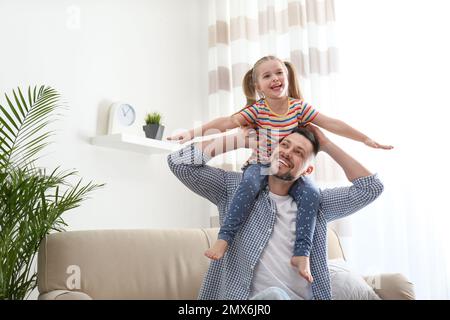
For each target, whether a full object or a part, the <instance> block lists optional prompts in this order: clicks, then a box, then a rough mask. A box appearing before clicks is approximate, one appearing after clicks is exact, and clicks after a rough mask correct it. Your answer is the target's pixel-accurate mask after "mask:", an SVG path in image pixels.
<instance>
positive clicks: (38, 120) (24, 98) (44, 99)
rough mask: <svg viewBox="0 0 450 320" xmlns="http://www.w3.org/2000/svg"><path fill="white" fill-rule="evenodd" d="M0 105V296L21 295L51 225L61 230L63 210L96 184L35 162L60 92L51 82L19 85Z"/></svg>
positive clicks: (31, 282) (32, 281)
mask: <svg viewBox="0 0 450 320" xmlns="http://www.w3.org/2000/svg"><path fill="white" fill-rule="evenodd" d="M12 93H13V97H11V99H10V97H8V95H6V94H5V96H6V101H7V104H5V106H2V105H0V257H1V261H0V299H25V298H26V297H27V296H28V295H29V293H31V291H32V290H33V289H34V288H35V287H36V280H37V279H36V277H37V273H36V271H35V270H34V264H33V260H34V259H35V256H36V253H37V251H38V249H39V245H40V243H41V241H42V240H43V239H44V238H45V236H46V235H47V234H49V233H50V232H51V231H63V230H64V229H63V228H64V226H66V223H65V222H64V220H63V218H62V217H61V215H62V214H63V213H64V212H66V211H68V210H70V209H73V208H76V207H78V206H79V205H80V203H81V202H82V201H83V200H84V199H86V196H87V195H88V194H89V193H91V192H92V191H93V190H94V189H96V188H98V187H100V186H102V185H96V184H93V183H92V182H89V183H87V184H83V183H82V180H81V179H78V178H76V181H77V182H74V183H73V181H72V180H73V178H74V177H76V171H61V170H60V169H59V168H56V169H54V170H46V169H43V168H39V167H38V166H37V164H36V160H37V159H38V158H39V157H38V154H39V153H40V151H41V150H42V149H44V148H45V147H46V146H47V145H49V144H50V141H49V137H50V136H52V135H53V133H54V132H53V131H48V130H45V129H46V127H47V126H48V125H49V124H51V123H53V122H54V121H55V120H56V117H55V115H54V113H53V111H55V110H56V109H57V108H60V106H61V104H60V95H59V94H58V92H56V90H55V89H53V88H50V87H44V86H42V87H40V88H37V87H34V89H31V88H30V87H29V88H28V94H26V95H23V94H22V91H21V90H20V88H18V90H17V91H15V90H13V92H12Z"/></svg>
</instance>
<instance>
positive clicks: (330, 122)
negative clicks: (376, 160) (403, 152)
mask: <svg viewBox="0 0 450 320" xmlns="http://www.w3.org/2000/svg"><path fill="white" fill-rule="evenodd" d="M312 123H313V124H315V125H317V126H319V127H321V128H323V129H325V130H328V131H330V132H332V133H334V134H337V135H340V136H342V137H346V138H349V139H352V140H355V141H359V142H362V143H364V144H365V145H367V146H369V147H372V148H376V149H385V150H390V149H392V148H394V147H393V146H390V145H383V144H380V143H378V142H376V141H374V140H372V139H370V138H369V137H368V136H366V135H365V134H364V133H362V132H360V131H358V130H356V129H355V128H352V127H351V126H349V125H348V124H346V123H345V122H344V121H341V120H338V119H335V118H331V117H328V116H326V115H324V114H322V113H318V114H317V116H316V117H315V118H314V119H313V120H312Z"/></svg>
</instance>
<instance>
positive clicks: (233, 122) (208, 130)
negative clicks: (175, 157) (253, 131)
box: [167, 114, 248, 143]
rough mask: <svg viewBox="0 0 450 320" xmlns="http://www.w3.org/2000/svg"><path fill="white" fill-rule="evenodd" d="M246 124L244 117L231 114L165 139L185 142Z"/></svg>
mask: <svg viewBox="0 0 450 320" xmlns="http://www.w3.org/2000/svg"><path fill="white" fill-rule="evenodd" d="M247 125H248V123H247V121H246V120H245V119H244V117H242V116H241V115H239V114H233V115H231V116H227V117H220V118H217V119H214V120H212V121H210V122H208V123H206V124H204V125H203V126H201V127H198V128H194V129H192V130H189V131H185V132H183V133H180V134H177V135H173V136H171V137H168V138H167V140H175V141H178V142H180V143H185V142H186V141H189V140H191V139H193V138H195V137H200V136H207V135H211V134H217V133H221V132H225V131H226V130H231V129H234V128H237V127H243V126H247Z"/></svg>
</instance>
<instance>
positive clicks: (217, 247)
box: [205, 239, 228, 260]
mask: <svg viewBox="0 0 450 320" xmlns="http://www.w3.org/2000/svg"><path fill="white" fill-rule="evenodd" d="M227 249H228V242H226V241H225V240H221V239H219V240H217V241H216V242H215V243H214V244H213V245H212V247H211V248H209V249H208V250H206V251H205V256H207V257H208V258H210V259H211V260H219V259H221V258H222V257H223V256H224V254H225V252H227Z"/></svg>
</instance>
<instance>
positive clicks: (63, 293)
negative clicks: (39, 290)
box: [38, 290, 92, 300]
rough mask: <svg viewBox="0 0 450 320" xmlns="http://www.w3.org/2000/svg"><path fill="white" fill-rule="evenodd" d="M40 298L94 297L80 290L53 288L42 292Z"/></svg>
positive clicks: (77, 298) (72, 298)
mask: <svg viewBox="0 0 450 320" xmlns="http://www.w3.org/2000/svg"><path fill="white" fill-rule="evenodd" d="M38 300H92V298H91V297H90V296H89V295H87V294H86V293H84V292H80V291H69V290H53V291H49V292H47V293H43V294H40V295H39V297H38Z"/></svg>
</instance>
